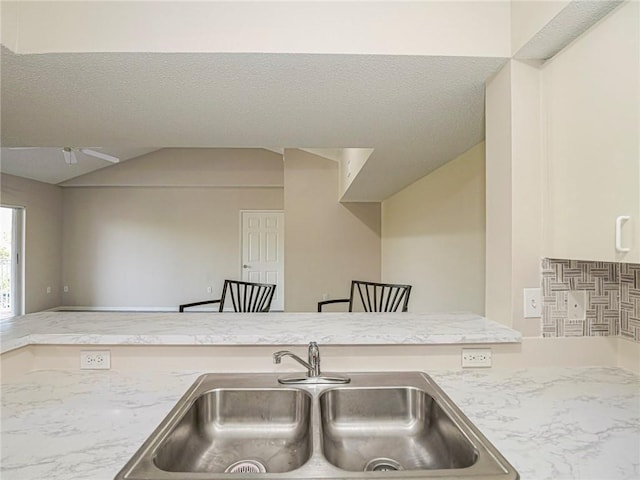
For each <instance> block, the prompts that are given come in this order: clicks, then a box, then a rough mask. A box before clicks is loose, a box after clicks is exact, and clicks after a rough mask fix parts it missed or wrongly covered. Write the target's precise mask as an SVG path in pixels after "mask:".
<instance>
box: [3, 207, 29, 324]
mask: <svg viewBox="0 0 640 480" xmlns="http://www.w3.org/2000/svg"><path fill="white" fill-rule="evenodd" d="M23 232H24V208H22V207H5V206H3V207H0V319H3V318H9V317H14V316H16V315H22V314H23V313H24V293H23V292H24V281H23V279H24V267H23V265H24V256H23V238H24V235H23Z"/></svg>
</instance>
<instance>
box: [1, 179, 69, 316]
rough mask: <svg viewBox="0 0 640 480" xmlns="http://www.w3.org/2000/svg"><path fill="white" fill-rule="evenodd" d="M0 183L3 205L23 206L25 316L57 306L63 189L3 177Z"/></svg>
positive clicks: (59, 285) (58, 302) (58, 299)
mask: <svg viewBox="0 0 640 480" xmlns="http://www.w3.org/2000/svg"><path fill="white" fill-rule="evenodd" d="M0 184H1V186H2V198H1V199H0V201H1V202H2V205H7V206H21V207H25V222H26V228H25V230H26V232H25V252H24V256H25V279H24V280H25V313H31V312H37V311H40V310H45V309H47V308H52V307H57V306H58V305H60V299H61V292H62V285H61V283H60V279H61V272H62V257H61V251H62V190H61V188H60V187H57V186H55V185H49V184H47V183H42V182H36V181H34V180H29V179H26V178H20V177H15V176H13V175H6V174H3V175H2V176H1V178H0ZM47 287H51V293H50V294H47Z"/></svg>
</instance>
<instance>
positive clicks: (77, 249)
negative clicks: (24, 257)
mask: <svg viewBox="0 0 640 480" xmlns="http://www.w3.org/2000/svg"><path fill="white" fill-rule="evenodd" d="M231 164H235V165H237V167H238V168H236V169H235V171H234V172H235V173H233V174H232V173H231V172H230V168H227V167H230V166H231ZM277 168H279V169H280V172H279V178H280V180H278V174H277ZM120 170H125V173H126V174H123V173H122V172H121V171H120ZM178 172H181V173H178ZM281 179H282V157H281V156H279V155H276V154H273V153H270V152H265V151H262V150H237V151H229V150H224V149H221V150H207V149H169V150H163V151H160V152H157V153H155V154H149V155H146V156H144V157H141V158H140V159H137V160H130V161H128V162H126V163H123V164H121V165H116V166H115V167H113V169H111V168H110V169H106V170H103V171H98V172H95V173H92V174H90V175H87V176H85V177H84V178H78V179H76V180H75V181H74V182H73V183H75V184H83V183H84V184H89V183H90V184H96V185H100V184H107V185H115V184H117V183H118V182H120V183H123V184H125V185H127V184H143V183H144V182H145V181H147V182H149V184H151V185H154V184H157V185H162V184H165V185H170V186H166V187H165V186H125V187H119V186H107V187H105V186H95V187H76V188H71V187H68V188H65V189H64V247H63V250H62V251H63V258H64V267H63V272H62V273H63V279H64V284H65V285H68V286H69V292H68V293H66V294H64V296H63V300H62V303H63V305H69V306H92V307H120V308H122V307H138V308H144V307H154V308H165V307H166V308H177V306H178V305H179V304H180V303H185V302H189V301H197V300H204V299H207V298H216V296H217V295H219V293H220V291H221V288H222V283H223V281H224V279H225V278H239V275H240V238H239V234H240V210H243V209H248V210H256V209H265V210H270V209H278V210H281V209H282V208H283V191H282V188H281V187H280V186H277V183H281ZM257 182H261V183H263V184H264V183H266V182H271V183H273V184H274V186H272V187H251V186H249V187H237V186H234V185H241V184H245V185H251V183H257ZM180 184H185V185H186V186H184V187H181V186H179V185H180ZM194 184H197V185H200V186H193V185H194ZM206 184H209V185H210V186H205V185H206ZM209 286H211V287H212V290H213V293H211V294H209V293H208V292H207V287H209Z"/></svg>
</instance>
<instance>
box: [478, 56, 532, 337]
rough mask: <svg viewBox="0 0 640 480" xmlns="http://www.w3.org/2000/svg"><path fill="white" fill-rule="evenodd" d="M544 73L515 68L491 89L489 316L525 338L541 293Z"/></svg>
mask: <svg viewBox="0 0 640 480" xmlns="http://www.w3.org/2000/svg"><path fill="white" fill-rule="evenodd" d="M540 83H541V81H540V70H539V69H538V68H537V67H536V66H532V65H529V64H527V63H524V62H519V61H516V60H512V61H510V62H509V63H508V64H507V65H506V66H505V67H504V68H503V69H502V70H501V71H500V72H499V73H498V75H496V77H494V78H493V79H492V80H490V81H489V82H488V84H487V96H486V106H487V114H486V119H487V126H486V143H487V171H486V173H487V237H486V241H487V256H486V262H487V263H486V316H487V317H488V318H490V319H492V320H495V321H498V322H501V323H504V324H505V325H508V326H511V327H513V328H515V329H516V330H519V331H521V332H522V333H523V334H524V335H532V336H537V335H539V334H540V318H530V319H525V318H524V312H523V305H524V299H523V294H524V292H523V289H524V288H536V287H540V256H541V245H542V202H543V199H542V193H543V171H542V165H543V163H542V154H541V152H542V150H541V149H542V136H541V122H542V120H541V100H540V95H541V93H540Z"/></svg>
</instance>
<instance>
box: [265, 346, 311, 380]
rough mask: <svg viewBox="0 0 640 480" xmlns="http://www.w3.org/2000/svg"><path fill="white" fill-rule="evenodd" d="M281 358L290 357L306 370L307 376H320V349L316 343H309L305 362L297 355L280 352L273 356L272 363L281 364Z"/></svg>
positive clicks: (287, 351)
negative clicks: (307, 359)
mask: <svg viewBox="0 0 640 480" xmlns="http://www.w3.org/2000/svg"><path fill="white" fill-rule="evenodd" d="M283 357H291V358H292V359H294V360H295V361H296V362H298V363H299V364H300V365H302V366H303V367H304V368H306V369H307V376H309V377H319V376H320V349H319V348H318V344H317V343H316V342H311V343H309V354H308V358H309V361H308V362H305V361H304V360H303V359H301V358H300V357H299V356H298V355H296V354H295V353H293V352H290V351H289V350H280V351H278V352H275V353H274V354H273V363H276V364H278V363H281V362H282V358H283Z"/></svg>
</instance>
